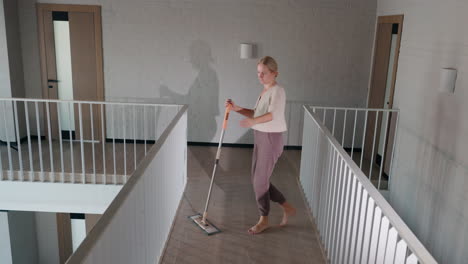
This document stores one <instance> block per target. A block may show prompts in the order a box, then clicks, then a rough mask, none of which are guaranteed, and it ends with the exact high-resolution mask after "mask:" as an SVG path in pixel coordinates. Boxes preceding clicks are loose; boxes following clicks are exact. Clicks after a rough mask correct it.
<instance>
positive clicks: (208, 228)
mask: <svg viewBox="0 0 468 264" xmlns="http://www.w3.org/2000/svg"><path fill="white" fill-rule="evenodd" d="M188 218H189V219H190V220H192V221H193V222H194V223H195V224H196V225H197V226H198V227H200V228H201V230H203V231H205V233H206V234H207V235H209V236H211V235H214V234H217V233H220V232H221V230H219V229H218V228H217V227H216V226H214V225H213V224H212V223H210V222H209V221H208V220H206V224H203V223H202V219H203V217H202V216H201V215H200V214H197V215H192V216H189V217H188Z"/></svg>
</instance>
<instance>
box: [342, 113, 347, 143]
mask: <svg viewBox="0 0 468 264" xmlns="http://www.w3.org/2000/svg"><path fill="white" fill-rule="evenodd" d="M347 114H348V110H347V109H345V112H344V120H343V139H341V146H343V148H344V146H345V145H344V141H345V135H346V116H347Z"/></svg>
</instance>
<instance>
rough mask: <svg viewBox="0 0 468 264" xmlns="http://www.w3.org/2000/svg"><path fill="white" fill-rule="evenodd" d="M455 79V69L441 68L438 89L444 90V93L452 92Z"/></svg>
mask: <svg viewBox="0 0 468 264" xmlns="http://www.w3.org/2000/svg"><path fill="white" fill-rule="evenodd" d="M456 81H457V69H454V68H442V69H441V70H440V87H439V91H440V92H444V93H454V92H455V83H456Z"/></svg>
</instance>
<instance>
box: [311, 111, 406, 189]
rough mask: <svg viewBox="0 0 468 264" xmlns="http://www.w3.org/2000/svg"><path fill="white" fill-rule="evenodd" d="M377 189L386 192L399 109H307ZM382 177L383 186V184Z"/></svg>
mask: <svg viewBox="0 0 468 264" xmlns="http://www.w3.org/2000/svg"><path fill="white" fill-rule="evenodd" d="M310 108H311V110H312V112H314V113H316V114H317V118H318V119H320V121H321V122H322V124H323V125H324V126H325V127H327V129H328V130H329V131H331V134H332V136H333V137H335V138H336V139H337V141H338V142H339V143H340V145H341V146H342V147H343V148H344V149H345V150H346V151H347V152H348V153H349V155H350V156H351V159H352V160H354V161H355V162H356V164H357V165H358V166H359V168H360V169H361V170H362V171H363V172H364V174H366V175H367V177H368V178H369V179H370V180H371V182H372V183H373V184H374V185H375V186H376V187H377V189H379V190H382V189H384V190H385V189H388V180H389V179H390V178H391V173H392V171H391V167H392V163H393V154H394V150H395V136H396V131H397V129H398V119H399V110H398V109H373V108H346V107H322V106H310ZM382 176H383V177H384V179H385V182H386V184H385V185H384V184H382V183H383V181H382Z"/></svg>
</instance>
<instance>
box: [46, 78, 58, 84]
mask: <svg viewBox="0 0 468 264" xmlns="http://www.w3.org/2000/svg"><path fill="white" fill-rule="evenodd" d="M47 82H53V83H58V82H59V81H58V80H51V79H49V80H47Z"/></svg>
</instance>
